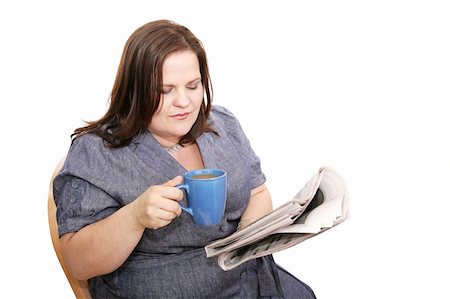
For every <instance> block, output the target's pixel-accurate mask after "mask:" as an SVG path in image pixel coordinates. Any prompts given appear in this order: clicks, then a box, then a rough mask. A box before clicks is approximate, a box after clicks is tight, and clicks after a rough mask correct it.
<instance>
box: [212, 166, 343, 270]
mask: <svg viewBox="0 0 450 299" xmlns="http://www.w3.org/2000/svg"><path fill="white" fill-rule="evenodd" d="M348 216H349V202H348V192H347V189H346V186H345V184H344V181H343V179H342V178H341V177H340V176H339V175H338V174H337V173H336V172H335V171H334V170H333V169H331V168H329V167H325V166H324V167H321V168H320V169H319V171H317V172H316V173H315V174H314V175H313V177H312V178H311V179H310V180H309V181H308V182H307V183H306V184H305V185H304V186H303V188H302V189H301V190H300V191H299V192H298V193H297V194H296V195H295V196H294V198H293V199H292V200H290V201H288V202H287V203H285V204H283V205H282V206H280V207H278V208H277V209H275V210H273V211H272V212H271V213H269V214H267V215H266V216H264V217H262V218H260V219H258V220H257V221H255V222H253V223H252V224H250V225H249V226H247V227H245V228H243V229H241V230H238V231H237V232H235V233H234V234H232V235H230V236H228V237H226V238H223V239H220V240H216V241H214V242H212V243H209V244H208V245H206V246H205V250H206V256H207V257H214V256H217V257H218V263H219V266H220V267H221V268H222V269H223V270H225V271H227V270H230V269H233V268H235V267H237V266H239V265H240V264H242V263H244V262H246V261H248V260H251V259H255V258H258V257H261V256H265V255H269V254H272V253H275V252H278V251H280V250H284V249H286V248H289V247H292V246H294V245H296V244H298V243H301V242H303V241H305V240H307V239H309V238H311V237H314V236H316V235H318V234H320V233H322V232H324V231H326V230H328V229H330V228H332V227H334V226H336V225H338V224H340V223H342V222H343V221H344V220H346V219H347V218H348Z"/></svg>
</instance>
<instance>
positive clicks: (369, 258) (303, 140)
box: [0, 1, 450, 299]
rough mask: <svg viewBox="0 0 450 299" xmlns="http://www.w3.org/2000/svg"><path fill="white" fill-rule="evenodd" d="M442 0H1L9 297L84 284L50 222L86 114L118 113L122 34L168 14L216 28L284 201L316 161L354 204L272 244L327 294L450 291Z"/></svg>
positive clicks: (238, 102)
mask: <svg viewBox="0 0 450 299" xmlns="http://www.w3.org/2000/svg"><path fill="white" fill-rule="evenodd" d="M448 7H449V4H448V2H446V1H434V2H433V1H414V2H408V1H370V2H369V1H357V2H353V1H345V2H341V1H327V2H320V1H310V2H298V3H294V2H293V1H291V2H275V1H273V2H265V3H264V4H262V3H257V2H243V1H236V2H230V1H228V4H224V3H220V2H217V1H209V2H179V3H176V2H167V1H166V2H164V3H162V2H160V3H157V2H152V1H145V2H144V1H141V2H132V1H130V2H127V3H126V2H125V1H122V2H120V1H115V2H106V1H101V2H94V1H86V2H68V1H58V2H51V1H46V2H8V3H7V2H2V4H1V7H0V11H1V33H2V34H1V41H0V42H1V43H0V44H1V75H2V80H1V115H0V121H1V126H0V128H1V135H0V136H1V139H0V142H1V147H0V148H1V167H0V168H1V176H2V177H1V181H0V183H1V189H0V190H1V192H0V194H1V195H0V196H1V207H0V211H1V212H0V220H1V226H0V227H1V241H0V244H1V245H0V250H1V254H0V258H1V266H0V271H1V277H2V278H1V279H0V294H1V295H0V297H2V298H72V297H73V293H72V291H71V289H70V286H69V284H68V283H67V281H66V279H65V276H64V274H63V272H62V270H61V268H60V266H59V263H58V261H57V258H56V256H55V254H54V252H53V248H52V245H51V241H50V236H49V232H48V226H47V191H48V183H49V179H50V176H51V174H52V171H53V169H54V167H55V165H56V164H57V162H58V161H59V159H60V158H61V157H62V156H63V155H64V154H65V152H66V151H67V149H68V147H69V144H70V138H69V135H70V134H71V133H72V131H73V129H74V128H76V127H78V126H80V125H82V120H94V119H97V118H99V117H100V116H102V114H103V113H104V112H105V109H106V105H107V99H108V94H109V92H110V89H111V87H112V84H113V80H114V76H115V72H116V69H117V65H118V63H119V58H120V55H121V51H122V49H123V45H124V43H125V41H126V39H127V38H128V36H129V35H130V34H131V33H132V32H133V31H134V30H135V29H136V28H137V27H139V26H141V25H142V24H144V23H146V22H148V21H151V20H154V19H160V18H167V19H172V20H175V21H177V22H178V23H181V24H183V25H186V26H187V27H189V28H190V29H191V30H192V31H193V32H194V33H195V34H196V35H197V36H198V37H199V38H200V39H201V40H202V41H203V43H204V46H205V48H206V50H207V53H208V58H209V63H210V68H211V76H212V80H213V84H214V94H215V99H214V101H215V103H216V104H220V105H224V106H227V107H228V108H229V109H231V110H232V111H233V112H234V113H235V114H236V115H237V116H238V118H239V119H240V120H241V123H242V126H243V127H244V130H245V131H246V133H247V135H248V137H249V139H250V140H251V142H252V145H253V147H254V149H255V151H256V152H257V153H258V155H259V156H260V158H261V160H262V166H263V170H264V172H265V173H266V176H267V180H268V181H267V184H268V185H269V187H270V189H271V191H272V196H273V200H274V205H275V206H279V205H280V204H281V203H283V201H285V200H288V199H290V198H291V197H292V196H293V195H294V194H295V193H296V192H297V191H298V190H299V189H300V187H302V186H303V184H304V183H305V182H306V180H307V179H309V177H310V176H311V175H312V174H313V172H315V171H316V170H317V169H318V168H319V167H320V166H322V165H328V166H331V167H333V168H334V169H335V170H337V171H338V172H339V173H340V174H341V175H342V176H343V177H344V179H345V180H346V183H347V186H348V189H349V192H350V196H351V214H352V216H351V218H350V219H349V220H348V221H347V222H345V223H343V224H342V225H340V226H339V227H336V228H335V229H333V230H330V231H328V232H326V233H324V234H323V235H321V236H318V237H317V238H315V239H311V240H309V241H307V242H305V243H303V244H300V245H298V246H296V247H294V248H291V249H288V250H286V251H284V252H282V253H278V254H276V256H275V258H276V260H277V261H278V262H279V263H280V264H281V265H282V266H284V267H285V268H287V269H288V270H290V271H291V272H292V273H293V274H295V275H296V276H298V277H299V278H300V279H302V280H304V281H305V282H306V283H308V284H309V285H310V286H311V287H312V288H313V289H314V291H315V293H316V295H317V297H318V298H319V299H327V298H332V299H334V298H342V299H349V298H355V299H361V298H405V299H406V298H407V299H412V298H417V299H419V298H428V299H432V298H449V297H450V290H449V281H450V273H449V252H450V248H449V238H450V232H449V220H448V219H449V218H450V217H449V203H448V201H449V199H450V196H449V195H450V194H449V193H450V192H449V185H450V180H449V179H450V176H449V162H450V159H449V153H450V148H449V136H450V132H449V129H450V128H449V116H450V115H449V114H450V113H449V55H448V53H449V9H448Z"/></svg>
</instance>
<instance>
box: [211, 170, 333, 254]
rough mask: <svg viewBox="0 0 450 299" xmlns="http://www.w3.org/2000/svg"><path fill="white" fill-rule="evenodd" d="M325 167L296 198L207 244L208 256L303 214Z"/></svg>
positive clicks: (244, 243) (249, 240) (280, 225)
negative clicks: (224, 236)
mask: <svg viewBox="0 0 450 299" xmlns="http://www.w3.org/2000/svg"><path fill="white" fill-rule="evenodd" d="M323 172H324V169H323V168H321V169H320V170H319V171H318V172H317V173H316V174H315V175H314V176H313V177H312V178H311V179H310V180H309V181H308V182H307V183H306V184H305V185H304V187H303V188H302V189H301V190H300V191H299V192H298V193H297V195H295V196H294V198H293V199H292V200H291V201H289V202H287V203H285V204H284V205H282V206H280V207H279V208H277V209H275V210H273V211H272V212H270V213H269V214H267V215H265V216H264V217H262V218H260V219H258V220H257V221H255V222H253V223H252V224H250V225H248V226H247V227H245V228H243V229H241V230H238V231H237V232H235V233H234V234H232V235H230V236H228V237H226V238H224V239H220V240H216V241H214V242H212V243H210V244H208V245H206V246H205V251H206V256H207V257H212V256H216V255H218V254H221V253H223V252H226V251H230V250H233V249H236V248H239V247H241V246H244V245H246V244H250V243H252V242H255V241H257V240H259V239H262V238H264V236H267V235H268V234H271V233H273V232H274V231H276V230H277V229H280V228H282V227H286V226H288V225H290V224H292V223H293V222H294V220H295V219H296V218H297V217H298V216H299V215H300V214H302V212H303V211H304V210H305V209H306V207H307V204H308V203H309V201H311V200H312V198H313V197H314V194H315V193H316V191H317V189H318V187H319V184H320V182H321V180H322V176H323Z"/></svg>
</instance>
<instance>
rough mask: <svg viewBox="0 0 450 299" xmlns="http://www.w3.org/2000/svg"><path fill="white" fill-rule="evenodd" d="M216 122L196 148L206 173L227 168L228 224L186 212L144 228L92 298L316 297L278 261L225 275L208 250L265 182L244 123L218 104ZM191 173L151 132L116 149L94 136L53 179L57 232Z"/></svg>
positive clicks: (96, 284)
mask: <svg viewBox="0 0 450 299" xmlns="http://www.w3.org/2000/svg"><path fill="white" fill-rule="evenodd" d="M210 121H211V123H212V126H213V128H214V130H215V131H216V132H217V133H218V134H219V136H216V135H214V134H212V133H204V134H202V135H201V136H200V137H199V138H198V139H197V144H198V147H199V149H200V153H201V156H202V159H203V163H204V165H205V167H206V168H220V169H224V170H225V171H226V172H227V175H228V197H227V204H226V210H225V215H224V217H223V219H222V222H221V223H220V224H218V225H215V226H210V227H202V226H199V225H196V224H195V223H194V222H193V221H192V218H191V217H190V215H188V214H187V213H185V212H183V213H182V214H181V216H180V217H178V218H176V219H174V220H173V221H172V222H171V223H170V224H169V225H167V226H165V227H163V228H160V229H157V230H152V229H146V230H145V231H144V234H143V236H142V238H141V240H140V242H139V243H138V245H137V246H136V248H135V249H134V250H133V252H132V253H131V255H130V256H129V258H128V259H127V260H126V261H125V263H124V264H123V265H122V266H120V267H119V268H118V269H117V270H115V271H113V272H112V273H110V274H107V275H103V276H99V277H94V278H92V279H90V280H89V286H90V291H91V294H92V295H93V297H94V298H257V297H292V298H314V294H313V292H312V291H311V289H310V288H309V287H308V286H307V285H305V284H303V283H302V282H301V281H299V280H298V279H296V278H295V277H293V276H292V275H290V274H289V273H287V272H285V271H284V270H282V269H280V268H279V267H278V266H277V265H276V264H275V263H274V261H273V258H272V256H267V257H264V258H259V259H256V260H253V261H250V262H247V263H245V264H243V265H241V266H239V267H237V268H235V269H233V270H231V271H223V270H222V269H221V268H220V267H219V266H218V265H217V260H216V259H215V258H206V255H205V251H204V249H203V247H204V246H205V245H206V244H207V243H209V242H211V241H213V240H216V239H219V238H223V237H226V236H228V235H230V234H231V233H233V232H234V231H236V228H237V225H238V223H239V220H240V217H241V215H242V213H243V212H244V210H245V208H246V207H247V204H248V200H249V198H250V191H251V190H252V189H253V188H255V187H257V186H259V185H261V184H263V183H264V182H265V177H264V174H263V173H262V171H261V168H260V161H259V158H258V157H257V156H256V155H255V153H254V152H253V150H252V149H251V147H250V143H249V141H248V139H247V138H246V136H245V135H244V133H243V131H242V129H241V127H240V125H239V122H238V121H237V120H236V118H235V117H234V116H233V115H232V114H231V113H230V112H229V111H228V110H226V109H225V108H223V107H219V106H214V107H213V109H212V111H211V114H210ZM186 171H187V170H186V169H185V168H184V167H183V166H182V165H181V164H180V163H178V162H177V161H176V160H175V159H173V157H172V156H171V155H170V154H169V153H168V152H167V151H166V150H165V149H164V148H162V147H161V146H160V145H159V143H158V142H157V141H156V139H155V138H154V137H153V135H152V134H150V133H149V132H145V133H143V134H141V135H138V136H137V137H135V138H134V139H133V140H132V142H131V143H130V144H129V145H128V146H126V147H122V148H118V149H111V148H109V147H107V146H105V145H104V142H103V140H102V139H101V138H100V137H98V136H96V135H93V134H86V135H83V136H81V137H79V138H77V139H75V140H74V142H73V143H72V145H71V147H70V150H69V153H68V155H67V158H66V162H65V164H64V166H63V168H62V169H61V171H60V173H59V174H58V176H56V178H55V180H54V196H55V201H56V204H57V220H58V229H59V234H60V235H63V234H65V233H68V232H76V231H78V230H80V229H81V228H83V227H84V226H86V225H89V224H91V223H94V222H96V221H99V220H101V219H103V218H105V217H107V216H109V215H111V214H112V213H114V212H115V211H117V210H118V209H120V208H121V207H123V206H124V205H126V204H128V203H130V202H131V201H133V200H134V199H136V198H137V197H138V196H139V195H140V194H142V193H143V192H144V191H145V190H146V189H147V188H148V187H150V186H152V185H157V184H162V183H164V182H166V181H168V180H169V179H172V178H174V177H175V176H177V175H183V174H184V173H185V172H186Z"/></svg>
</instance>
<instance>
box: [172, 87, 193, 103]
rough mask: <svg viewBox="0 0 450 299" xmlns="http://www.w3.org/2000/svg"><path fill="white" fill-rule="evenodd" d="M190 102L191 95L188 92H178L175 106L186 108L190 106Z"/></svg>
mask: <svg viewBox="0 0 450 299" xmlns="http://www.w3.org/2000/svg"><path fill="white" fill-rule="evenodd" d="M190 102H191V100H190V99H189V94H188V93H187V92H186V91H184V90H181V91H179V92H177V95H176V97H175V99H174V101H173V104H174V105H175V106H179V107H186V106H188V105H189V104H190Z"/></svg>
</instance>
